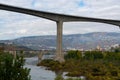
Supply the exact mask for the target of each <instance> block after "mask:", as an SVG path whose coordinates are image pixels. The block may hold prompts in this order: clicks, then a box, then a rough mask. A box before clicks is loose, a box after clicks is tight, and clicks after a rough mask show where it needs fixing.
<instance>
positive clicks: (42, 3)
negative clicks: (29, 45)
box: [0, 0, 120, 39]
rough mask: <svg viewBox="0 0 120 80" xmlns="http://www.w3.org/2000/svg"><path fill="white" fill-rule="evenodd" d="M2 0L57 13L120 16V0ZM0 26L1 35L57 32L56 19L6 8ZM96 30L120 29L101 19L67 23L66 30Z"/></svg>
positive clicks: (7, 36) (75, 31) (111, 30)
mask: <svg viewBox="0 0 120 80" xmlns="http://www.w3.org/2000/svg"><path fill="white" fill-rule="evenodd" d="M0 3H2V4H9V5H14V6H18V7H24V8H30V9H36V10H42V11H49V12H54V13H62V14H70V15H78V16H86V17H97V18H106V19H117V20H120V14H119V13H120V0H58V1H56V0H0ZM108 27H109V29H108ZM0 28H1V29H0V39H8V38H16V37H22V36H30V35H32V36H34V35H55V34H56V24H55V22H52V21H49V20H46V19H43V18H38V17H34V16H30V15H25V14H20V13H15V12H8V11H3V10H0ZM97 31H98V32H101V31H107V32H120V30H119V29H118V27H115V26H113V25H108V24H102V23H86V22H84V23H81V22H71V23H64V34H75V33H88V32H97Z"/></svg>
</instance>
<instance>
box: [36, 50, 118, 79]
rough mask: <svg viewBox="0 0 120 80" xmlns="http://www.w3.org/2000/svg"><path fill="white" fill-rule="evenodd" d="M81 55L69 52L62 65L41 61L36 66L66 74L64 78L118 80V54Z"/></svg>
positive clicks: (51, 61)
mask: <svg viewBox="0 0 120 80" xmlns="http://www.w3.org/2000/svg"><path fill="white" fill-rule="evenodd" d="M81 55H82V54H81V52H78V51H70V52H68V54H66V55H65V59H66V61H65V62H64V63H59V62H57V61H54V60H43V61H41V63H39V64H38V65H40V66H46V68H47V69H49V70H52V71H55V72H56V71H59V70H60V71H63V72H68V73H67V74H66V76H71V77H80V76H85V77H86V79H87V80H120V63H119V62H120V52H117V53H115V52H100V51H86V52H84V55H82V56H81ZM68 80H72V79H68ZM73 80H74V79H73Z"/></svg>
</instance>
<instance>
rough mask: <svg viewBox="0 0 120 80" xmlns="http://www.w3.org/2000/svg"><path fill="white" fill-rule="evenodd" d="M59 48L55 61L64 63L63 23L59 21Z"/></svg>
mask: <svg viewBox="0 0 120 80" xmlns="http://www.w3.org/2000/svg"><path fill="white" fill-rule="evenodd" d="M56 24H57V48H56V50H57V51H56V56H55V60H57V61H59V62H64V61H65V60H64V54H63V53H62V33H63V21H57V22H56Z"/></svg>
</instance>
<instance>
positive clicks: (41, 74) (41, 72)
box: [25, 57, 55, 80]
mask: <svg viewBox="0 0 120 80" xmlns="http://www.w3.org/2000/svg"><path fill="white" fill-rule="evenodd" d="M37 59H38V58H37V57H34V58H26V64H25V67H28V68H30V69H31V72H30V75H31V78H32V80H54V78H55V73H54V72H52V71H48V70H45V68H43V67H37V66H36V64H37V61H38V60H37Z"/></svg>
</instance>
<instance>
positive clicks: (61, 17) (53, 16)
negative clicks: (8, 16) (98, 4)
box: [0, 4, 120, 62]
mask: <svg viewBox="0 0 120 80" xmlns="http://www.w3.org/2000/svg"><path fill="white" fill-rule="evenodd" d="M0 10H7V11H13V12H18V13H23V14H28V15H33V16H36V17H42V18H45V19H49V20H52V21H55V22H56V24H57V48H56V49H57V50H56V57H55V60H58V61H59V62H64V56H63V53H62V33H63V22H72V21H81V22H99V23H106V24H111V25H116V26H119V27H120V20H109V19H98V18H89V17H82V16H73V15H65V14H58V13H51V12H45V11H38V10H32V9H26V8H20V7H15V6H11V5H5V4H0Z"/></svg>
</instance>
